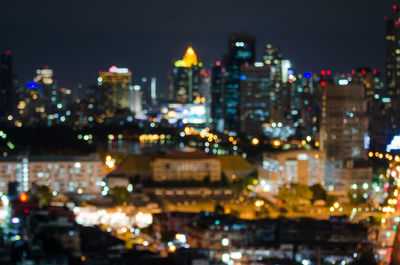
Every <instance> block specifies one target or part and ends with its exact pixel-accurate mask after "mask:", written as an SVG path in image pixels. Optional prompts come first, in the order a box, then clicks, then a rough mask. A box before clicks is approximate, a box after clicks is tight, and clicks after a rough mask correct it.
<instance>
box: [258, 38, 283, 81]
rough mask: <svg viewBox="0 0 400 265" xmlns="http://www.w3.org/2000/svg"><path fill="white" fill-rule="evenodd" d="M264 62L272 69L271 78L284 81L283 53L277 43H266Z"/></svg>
mask: <svg viewBox="0 0 400 265" xmlns="http://www.w3.org/2000/svg"><path fill="white" fill-rule="evenodd" d="M263 59H264V63H265V65H266V66H267V67H268V68H269V69H270V72H271V79H272V80H274V81H275V82H277V83H279V82H280V81H282V54H281V49H280V48H279V46H278V45H276V44H267V45H265V52H264V57H263Z"/></svg>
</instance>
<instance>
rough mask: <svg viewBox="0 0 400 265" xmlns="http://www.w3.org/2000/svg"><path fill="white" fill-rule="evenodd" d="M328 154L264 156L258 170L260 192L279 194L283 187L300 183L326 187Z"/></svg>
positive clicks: (300, 152) (308, 152) (295, 152)
mask: <svg viewBox="0 0 400 265" xmlns="http://www.w3.org/2000/svg"><path fill="white" fill-rule="evenodd" d="M325 165H326V152H324V151H319V150H290V151H284V152H279V153H273V154H264V158H263V164H262V166H261V167H259V168H258V173H259V174H258V175H259V179H260V182H259V183H260V185H259V186H258V189H260V191H265V192H272V193H277V192H278V189H279V187H280V186H281V185H284V184H289V183H300V184H305V185H313V184H321V185H325Z"/></svg>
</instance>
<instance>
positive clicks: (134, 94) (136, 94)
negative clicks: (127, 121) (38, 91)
mask: <svg viewBox="0 0 400 265" xmlns="http://www.w3.org/2000/svg"><path fill="white" fill-rule="evenodd" d="M129 89H130V90H131V95H130V97H131V98H130V106H129V109H130V111H131V112H132V113H140V112H142V110H143V92H142V87H141V86H140V85H134V86H130V88H129Z"/></svg>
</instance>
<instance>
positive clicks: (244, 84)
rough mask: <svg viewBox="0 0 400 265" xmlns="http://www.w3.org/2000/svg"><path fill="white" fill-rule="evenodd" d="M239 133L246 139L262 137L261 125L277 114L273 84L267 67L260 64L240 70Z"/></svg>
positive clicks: (243, 67) (245, 66)
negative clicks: (245, 136) (244, 135)
mask: <svg viewBox="0 0 400 265" xmlns="http://www.w3.org/2000/svg"><path fill="white" fill-rule="evenodd" d="M240 73H241V76H240V113H241V115H240V132H241V133H246V134H247V137H249V138H252V137H255V136H262V135H263V129H262V128H263V124H265V123H269V122H270V121H271V119H274V117H276V116H277V115H276V114H275V112H278V110H279V109H278V106H277V105H276V104H277V95H276V94H275V83H274V82H273V80H271V72H270V69H269V67H267V66H265V65H264V63H262V62H256V63H255V64H254V65H243V66H242V67H241V68H240Z"/></svg>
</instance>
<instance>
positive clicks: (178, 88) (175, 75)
mask: <svg viewBox="0 0 400 265" xmlns="http://www.w3.org/2000/svg"><path fill="white" fill-rule="evenodd" d="M202 66H203V64H202V63H201V62H198V61H197V55H196V53H195V52H194V50H193V48H192V47H191V46H189V47H188V49H187V50H186V53H185V55H184V57H183V59H182V60H177V61H176V62H175V63H174V69H173V72H172V74H171V76H170V82H171V83H170V94H171V95H170V100H171V101H172V102H174V103H184V104H187V103H193V102H194V101H195V100H196V99H199V98H200V97H201V95H200V83H201V77H200V72H201V67H202Z"/></svg>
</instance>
